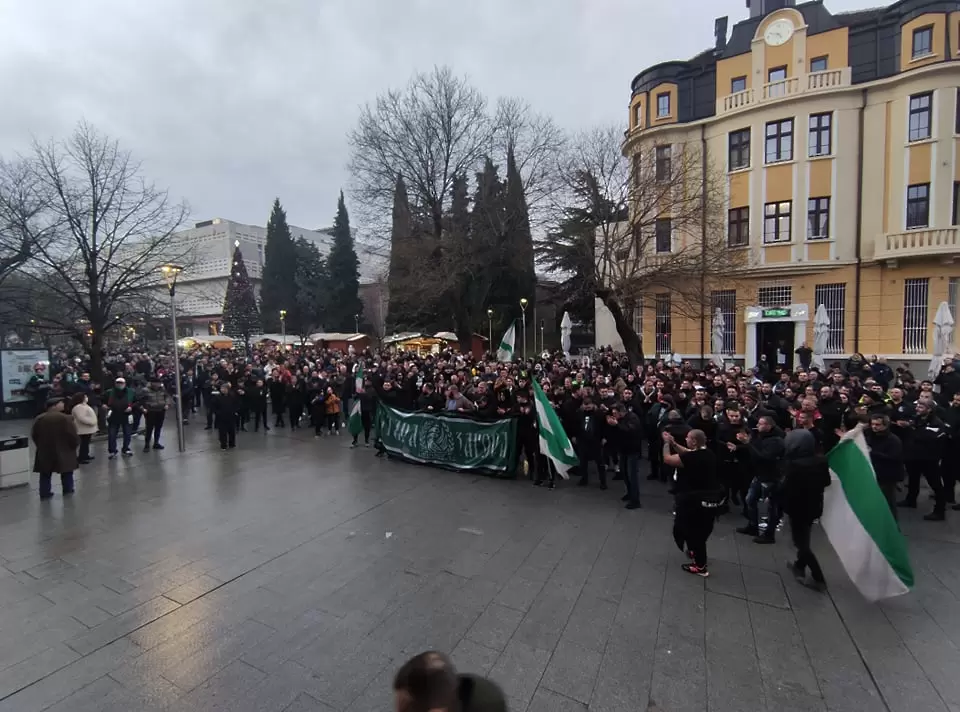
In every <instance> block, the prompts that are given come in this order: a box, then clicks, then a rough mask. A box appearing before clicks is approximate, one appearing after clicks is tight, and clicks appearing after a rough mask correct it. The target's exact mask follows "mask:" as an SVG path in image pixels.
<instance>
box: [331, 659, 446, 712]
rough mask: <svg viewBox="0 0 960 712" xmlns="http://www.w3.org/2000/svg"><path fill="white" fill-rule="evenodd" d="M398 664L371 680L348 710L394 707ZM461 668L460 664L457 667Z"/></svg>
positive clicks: (358, 711) (373, 710)
mask: <svg viewBox="0 0 960 712" xmlns="http://www.w3.org/2000/svg"><path fill="white" fill-rule="evenodd" d="M399 666H400V662H399V661H398V662H397V664H396V665H388V666H387V667H385V668H383V670H381V671H380V673H379V674H378V675H377V676H376V677H375V678H373V680H371V681H370V684H368V685H367V687H366V689H365V690H364V691H363V692H362V693H360V696H359V697H357V698H356V699H355V700H354V701H353V702H352V703H351V704H350V707H348V708H347V710H346V712H384V711H385V710H392V709H394V705H395V703H394V700H393V678H394V675H395V674H396V670H395V668H396V667H399ZM457 669H458V670H460V668H459V666H458V667H457Z"/></svg>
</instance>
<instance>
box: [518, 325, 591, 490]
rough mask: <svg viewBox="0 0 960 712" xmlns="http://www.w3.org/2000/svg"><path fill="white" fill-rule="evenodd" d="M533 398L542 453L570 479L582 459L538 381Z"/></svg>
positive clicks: (535, 384) (565, 477) (534, 382)
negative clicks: (573, 469) (572, 470)
mask: <svg viewBox="0 0 960 712" xmlns="http://www.w3.org/2000/svg"><path fill="white" fill-rule="evenodd" d="M511 328H512V327H511ZM533 400H534V404H535V405H536V408H537V431H538V433H539V435H540V453H541V454H543V455H546V456H547V459H548V460H550V461H551V462H552V463H553V464H554V465H555V466H556V468H557V472H558V473H560V476H561V477H562V478H563V479H565V480H569V479H570V473H569V470H570V468H571V467H574V466H575V465H578V464H580V459H579V458H578V457H577V453H576V452H575V451H574V449H573V445H571V444H570V438H568V437H567V434H566V433H565V432H564V430H563V426H562V425H561V424H560V418H558V417H557V412H556V411H555V410H554V409H553V406H552V405H551V404H550V401H549V400H547V394H546V393H544V392H543V389H542V388H541V387H540V384H539V383H537V382H536V381H533Z"/></svg>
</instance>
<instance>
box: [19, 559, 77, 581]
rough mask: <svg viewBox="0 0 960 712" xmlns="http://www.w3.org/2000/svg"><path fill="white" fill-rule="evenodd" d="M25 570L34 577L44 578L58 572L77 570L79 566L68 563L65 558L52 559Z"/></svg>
mask: <svg viewBox="0 0 960 712" xmlns="http://www.w3.org/2000/svg"><path fill="white" fill-rule="evenodd" d="M23 571H24V573H26V574H27V575H29V576H31V577H32V578H35V579H42V578H47V577H49V576H55V575H57V574H64V573H70V572H76V571H77V567H76V566H73V565H72V564H68V563H67V562H66V561H64V560H63V559H51V560H49V561H45V562H44V563H42V564H39V565H37V566H33V567H31V568H29V569H23ZM77 575H79V572H77Z"/></svg>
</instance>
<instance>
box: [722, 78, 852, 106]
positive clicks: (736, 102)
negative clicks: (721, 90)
mask: <svg viewBox="0 0 960 712" xmlns="http://www.w3.org/2000/svg"><path fill="white" fill-rule="evenodd" d="M849 86H850V67H843V68H842V69H827V70H826V71H823V72H811V73H810V74H802V75H800V76H798V77H788V78H786V79H781V80H779V81H776V82H768V83H767V84H763V85H761V86H760V87H759V88H758V89H746V90H744V91H738V92H737V93H736V94H728V95H727V96H725V97H722V98H721V99H718V100H717V114H718V115H719V114H729V113H731V112H734V111H741V110H743V109H747V108H749V107H751V106H757V105H759V104H766V103H767V102H771V101H777V100H779V99H784V98H787V97H795V96H798V95H800V94H811V93H817V92H821V91H830V90H833V89H840V88H842V87H849Z"/></svg>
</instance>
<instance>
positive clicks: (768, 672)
mask: <svg viewBox="0 0 960 712" xmlns="http://www.w3.org/2000/svg"><path fill="white" fill-rule="evenodd" d="M749 605H750V620H751V622H752V624H753V633H754V637H755V639H756V645H757V656H758V658H759V660H760V672H761V675H762V676H763V682H764V689H765V690H766V691H767V694H768V698H769V697H770V695H771V694H776V695H777V696H778V697H782V696H786V695H796V694H802V695H806V696H809V697H818V698H819V697H820V696H821V695H820V686H819V683H818V682H817V676H816V673H815V672H814V671H813V666H812V664H811V661H810V656H809V654H808V653H807V649H806V647H805V646H804V644H803V638H802V636H801V635H800V630H799V628H798V627H797V622H796V619H795V618H794V615H793V613H792V612H791V611H785V610H781V609H779V608H774V607H772V606H765V605H763V604H760V603H750V604H749Z"/></svg>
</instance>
